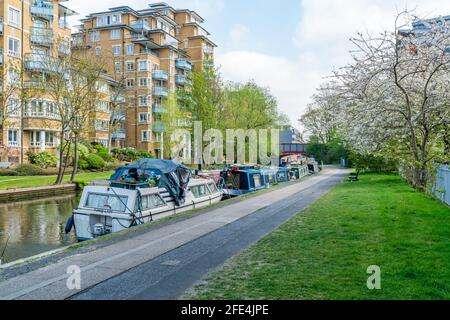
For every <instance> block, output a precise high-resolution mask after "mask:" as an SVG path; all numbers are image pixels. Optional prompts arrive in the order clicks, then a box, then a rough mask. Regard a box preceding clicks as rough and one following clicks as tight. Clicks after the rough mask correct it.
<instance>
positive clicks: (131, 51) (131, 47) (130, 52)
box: [127, 44, 134, 56]
mask: <svg viewBox="0 0 450 320" xmlns="http://www.w3.org/2000/svg"><path fill="white" fill-rule="evenodd" d="M133 54H134V45H133V44H129V45H127V55H129V56H131V55H133Z"/></svg>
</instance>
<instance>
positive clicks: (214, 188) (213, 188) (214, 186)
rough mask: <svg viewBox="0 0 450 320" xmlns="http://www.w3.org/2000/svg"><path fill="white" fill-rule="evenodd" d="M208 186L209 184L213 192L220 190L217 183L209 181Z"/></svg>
mask: <svg viewBox="0 0 450 320" xmlns="http://www.w3.org/2000/svg"><path fill="white" fill-rule="evenodd" d="M208 186H209V190H210V191H211V193H217V192H218V190H217V186H216V184H215V183H209V184H208Z"/></svg>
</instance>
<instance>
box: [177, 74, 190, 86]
mask: <svg viewBox="0 0 450 320" xmlns="http://www.w3.org/2000/svg"><path fill="white" fill-rule="evenodd" d="M175 83H176V84H179V85H182V86H184V85H185V84H186V83H187V78H186V76H185V75H184V74H177V75H175Z"/></svg>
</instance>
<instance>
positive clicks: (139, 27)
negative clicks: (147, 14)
mask: <svg viewBox="0 0 450 320" xmlns="http://www.w3.org/2000/svg"><path fill="white" fill-rule="evenodd" d="M130 27H131V28H132V29H133V30H135V31H138V32H140V31H150V30H152V27H151V26H150V25H149V24H148V21H147V20H138V21H134V22H131V23H130Z"/></svg>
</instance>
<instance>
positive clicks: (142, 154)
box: [136, 150, 152, 160]
mask: <svg viewBox="0 0 450 320" xmlns="http://www.w3.org/2000/svg"><path fill="white" fill-rule="evenodd" d="M151 157H152V154H151V153H150V152H148V151H144V150H139V151H138V152H137V153H136V160H139V159H144V158H151Z"/></svg>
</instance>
